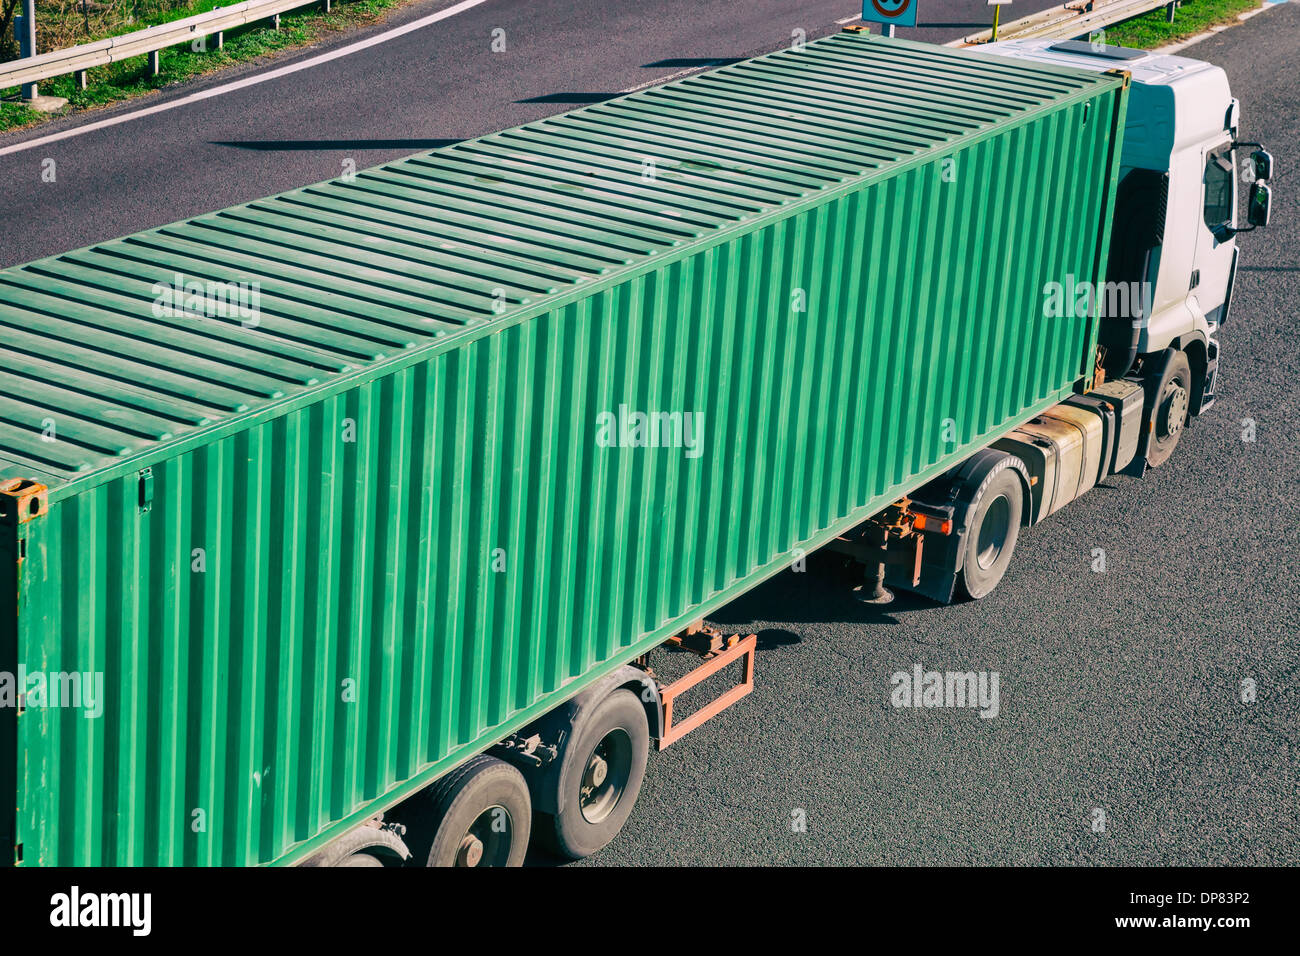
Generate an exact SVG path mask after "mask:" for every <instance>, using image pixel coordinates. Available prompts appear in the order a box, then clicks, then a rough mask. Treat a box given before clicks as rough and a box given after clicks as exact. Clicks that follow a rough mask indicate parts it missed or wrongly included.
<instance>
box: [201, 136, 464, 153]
mask: <svg viewBox="0 0 1300 956" xmlns="http://www.w3.org/2000/svg"><path fill="white" fill-rule="evenodd" d="M462 142H464V140H460V139H245V140H212V141H211V143H210V145H212V146H233V147H234V148H235V149H255V150H259V151H262V152H274V151H277V150H312V149H410V150H417V149H438V148H439V147H442V146H455V145H456V144H457V143H462Z"/></svg>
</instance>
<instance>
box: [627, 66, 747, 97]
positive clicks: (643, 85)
mask: <svg viewBox="0 0 1300 956" xmlns="http://www.w3.org/2000/svg"><path fill="white" fill-rule="evenodd" d="M725 62H726V61H725V60H710V61H709V62H708V63H701V64H700V65H699V66H688V67H687V68H686V69H684V70H678V71H677V72H676V73H669V74H668V75H667V76H656V77H655V78H654V79H653V80H646V81H645V82H644V83H638V84H637V85H636V86H629V87H628V88H627V89H625V90H619V92H620V93H635V92H636V91H637V90H644V89H645V88H646V87H650V86H658V85H659V84H660V83H667V82H668V81H669V80H675V79H677V78H678V77H682V76H690V75H691V74H692V73H702V72H704V71H705V70H707V69H709V68H710V67H714V66H717V65H718V64H719V63H725Z"/></svg>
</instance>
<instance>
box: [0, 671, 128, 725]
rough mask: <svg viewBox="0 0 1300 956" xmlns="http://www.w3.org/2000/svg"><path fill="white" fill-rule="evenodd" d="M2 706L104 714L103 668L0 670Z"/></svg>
mask: <svg viewBox="0 0 1300 956" xmlns="http://www.w3.org/2000/svg"><path fill="white" fill-rule="evenodd" d="M0 707H23V708H45V707H58V708H69V709H72V710H80V711H82V712H84V714H85V715H86V716H87V717H100V716H102V715H103V713H104V674H103V672H102V671H48V672H47V671H29V670H28V669H27V667H26V665H24V664H19V665H18V673H17V674H15V673H14V672H13V671H0Z"/></svg>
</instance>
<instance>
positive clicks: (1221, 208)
mask: <svg viewBox="0 0 1300 956" xmlns="http://www.w3.org/2000/svg"><path fill="white" fill-rule="evenodd" d="M1230 219H1232V161H1231V159H1229V158H1228V157H1227V156H1222V155H1220V154H1218V153H1211V154H1210V158H1209V160H1208V161H1207V162H1206V164H1205V225H1207V226H1208V227H1209V228H1210V229H1211V230H1213V229H1215V228H1217V227H1219V226H1223V225H1230V223H1229V220H1230Z"/></svg>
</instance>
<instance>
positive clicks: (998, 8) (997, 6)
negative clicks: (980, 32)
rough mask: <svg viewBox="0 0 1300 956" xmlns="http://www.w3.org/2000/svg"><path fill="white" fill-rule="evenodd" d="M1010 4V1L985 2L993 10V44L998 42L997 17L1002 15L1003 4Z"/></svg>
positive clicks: (991, 0)
mask: <svg viewBox="0 0 1300 956" xmlns="http://www.w3.org/2000/svg"><path fill="white" fill-rule="evenodd" d="M1010 2H1011V0H987V3H988V5H989V6H990V7H992V8H993V37H992V40H991V42H993V43H997V42H998V19H999V16H998V15H999V14H1000V13H1002V6H1003V4H1008V3H1010Z"/></svg>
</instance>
